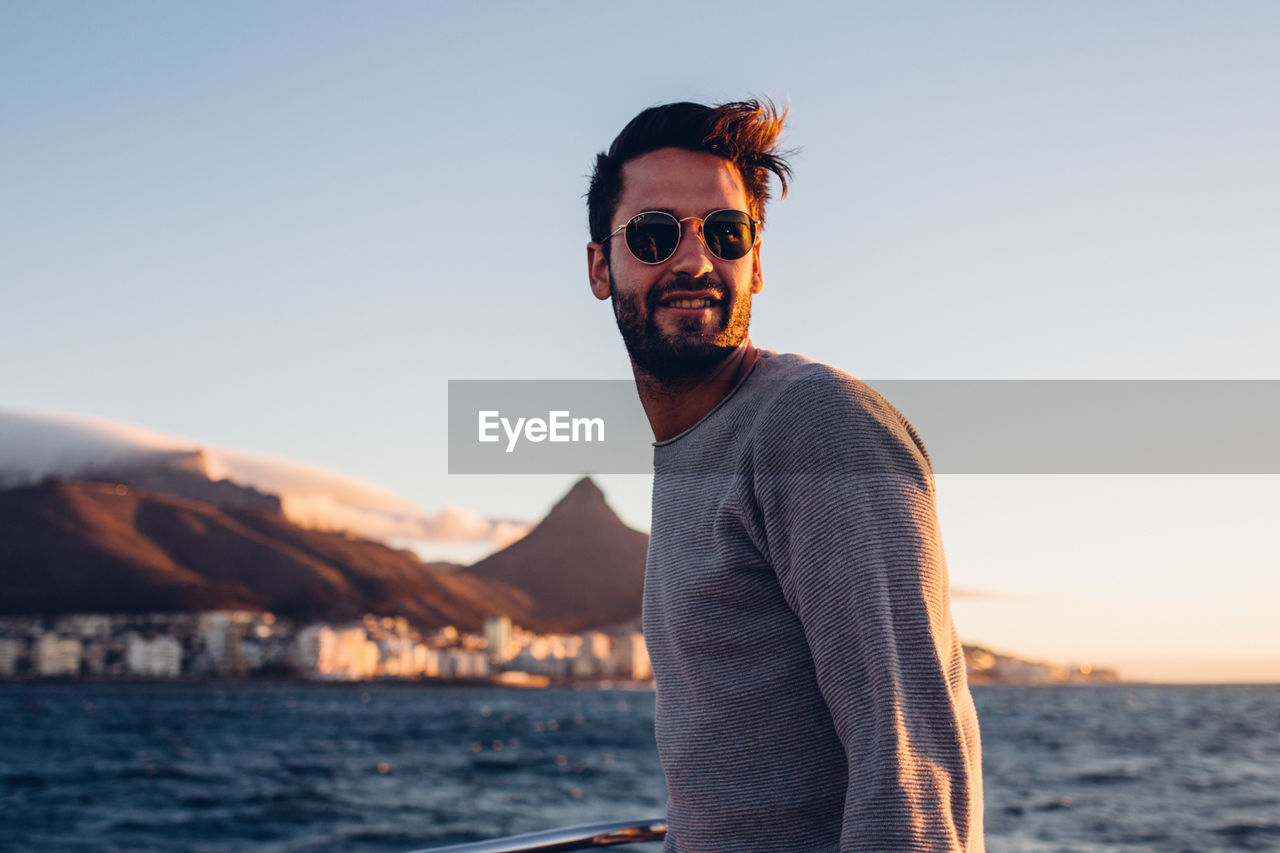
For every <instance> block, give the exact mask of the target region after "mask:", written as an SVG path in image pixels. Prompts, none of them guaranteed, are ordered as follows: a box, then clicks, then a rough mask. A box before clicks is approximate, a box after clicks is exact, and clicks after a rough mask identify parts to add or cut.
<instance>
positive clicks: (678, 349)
mask: <svg viewBox="0 0 1280 853" xmlns="http://www.w3.org/2000/svg"><path fill="white" fill-rule="evenodd" d="M723 209H731V210H747V209H748V207H747V194H746V190H745V189H744V187H743V184H742V176H741V175H740V174H739V172H738V169H737V167H736V166H734V165H733V164H732V163H731V162H729V161H728V160H725V159H724V158H723V157H717V156H715V155H714V154H707V153H704V152H697V151H686V150H685V149H682V148H662V149H659V150H657V151H653V152H651V153H649V154H645V155H643V156H641V157H637V158H635V159H634V160H629V161H627V162H626V163H625V164H624V165H623V167H622V196H621V198H619V200H618V205H617V208H616V209H615V211H614V215H613V221H612V222H611V223H610V230H611V231H612V230H613V229H616V228H617V227H618V226H620V225H623V224H625V223H626V222H627V221H629V220H630V219H631V217H633V216H635V215H636V214H637V213H641V212H643V211H646V210H661V211H666V212H667V213H670V214H672V215H673V216H675V217H676V218H678V219H683V218H684V217H686V216H694V217H698V218H699V219H701V218H702V217H704V216H706V215H707V214H708V213H711V212H712V211H714V210H723ZM700 227H701V223H700V222H694V221H687V222H682V223H681V240H680V245H679V246H678V247H677V248H676V252H675V254H674V255H672V256H671V257H670V258H669V259H667V260H666V261H664V262H662V263H660V264H645V263H641V262H640V261H638V260H636V258H635V257H633V256H632V254H631V252H630V250H629V249H628V248H627V245H626V237H625V235H624V234H622V233H619V234H618V236H616V237H614V238H612V241H611V242H612V245H611V246H610V255H609V257H610V259H609V260H606V259H605V256H604V252H603V250H602V247H601V246H600V244H598V243H592V244H590V245H589V246H588V247H587V248H588V260H589V264H590V275H591V290H592V292H593V293H595V295H596V296H597V297H599V298H600V299H607V298H609V297H610V296H612V297H613V312H614V316H615V318H616V319H617V321H618V330H619V331H620V332H621V333H622V338H623V341H624V342H625V343H626V345H627V352H628V353H629V354H630V356H631V360H632V361H633V362H635V364H636V365H637V366H638V367H639V368H641V369H642V370H644V371H645V372H646V373H648V374H649V375H651V376H653V377H655V378H657V379H677V378H690V377H698V376H703V375H705V374H707V373H708V372H710V370H711V369H712V368H714V367H715V366H716V365H717V364H719V363H720V362H721V361H723V360H724V359H725V358H726V357H727V356H728V355H729V354H730V353H731V352H733V351H734V350H735V349H737V348H738V347H739V346H741V345H742V344H743V343H744V342H745V341H746V339H747V329H748V326H749V324H750V321H751V296H752V294H754V293H758V292H759V291H760V287H761V285H762V284H763V280H762V278H761V274H760V244H759V242H758V241H757V243H756V245H755V246H754V247H753V248H752V250H751V251H750V252H749V253H748V254H747V255H746V256H745V257H742V258H739V259H738V260H736V261H724V260H721V259H720V258H717V257H716V256H715V255H713V254H711V252H710V251H708V250H707V247H706V244H705V243H703V241H702V239H701V237H700V236H699V231H700Z"/></svg>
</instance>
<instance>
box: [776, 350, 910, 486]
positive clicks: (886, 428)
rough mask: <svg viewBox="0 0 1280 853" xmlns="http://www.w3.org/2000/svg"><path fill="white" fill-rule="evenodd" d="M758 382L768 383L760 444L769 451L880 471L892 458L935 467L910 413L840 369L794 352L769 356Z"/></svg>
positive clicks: (897, 466) (900, 462) (895, 463)
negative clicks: (908, 419)
mask: <svg viewBox="0 0 1280 853" xmlns="http://www.w3.org/2000/svg"><path fill="white" fill-rule="evenodd" d="M762 356H763V357H764V362H763V366H764V367H765V370H763V371H761V372H760V376H759V380H758V381H760V382H762V383H767V385H768V386H769V387H768V389H767V392H766V393H764V394H762V395H761V398H760V400H759V404H760V408H759V415H758V418H757V420H756V430H755V432H756V434H757V437H758V438H760V439H763V442H758V443H757V444H758V446H761V445H762V446H763V447H765V448H768V449H769V451H770V454H769V455H778V454H782V455H785V456H789V457H793V458H794V457H800V458H801V459H811V460H813V463H814V464H815V465H816V464H824V463H825V462H827V461H830V460H831V458H832V457H833V456H834V457H837V458H840V459H844V460H846V461H847V460H855V463H854V464H857V465H859V466H860V467H861V466H868V465H869V466H871V467H872V468H875V469H879V468H882V467H884V466H885V465H886V464H888V462H889V461H890V460H892V463H893V464H892V467H893V468H894V469H901V468H902V465H903V463H904V462H910V463H911V464H910V465H909V467H911V468H923V469H925V470H928V469H929V468H930V463H929V455H928V452H927V451H926V450H925V447H924V442H923V441H922V440H921V439H920V436H919V435H918V434H917V433H916V431H915V429H914V428H913V427H912V426H911V424H910V422H908V421H907V419H906V417H905V416H904V415H903V414H902V413H901V412H900V411H898V409H896V408H895V407H894V406H893V404H892V403H890V402H889V401H888V400H886V399H885V398H884V396H883V395H882V394H880V392H878V391H876V390H875V389H874V388H873V387H871V386H870V385H869V384H867V383H866V382H864V381H863V380H861V379H859V378H857V377H856V376H853V375H851V374H849V373H847V372H845V371H843V370H840V369H839V368H836V367H832V366H831V365H828V364H823V363H821V362H817V361H813V360H811V359H808V358H806V357H804V356H801V355H795V354H793V353H769V354H767V356H764V354H762Z"/></svg>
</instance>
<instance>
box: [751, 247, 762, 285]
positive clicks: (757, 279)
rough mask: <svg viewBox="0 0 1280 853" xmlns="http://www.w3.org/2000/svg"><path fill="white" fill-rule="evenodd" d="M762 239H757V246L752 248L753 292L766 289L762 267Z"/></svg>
mask: <svg viewBox="0 0 1280 853" xmlns="http://www.w3.org/2000/svg"><path fill="white" fill-rule="evenodd" d="M761 242H762V241H761V240H757V241H756V244H755V246H754V247H753V248H752V249H751V292H752V293H759V292H760V291H762V290H764V273H763V272H762V271H761V268H760V244H761Z"/></svg>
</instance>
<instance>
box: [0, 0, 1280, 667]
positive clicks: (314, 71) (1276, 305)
mask: <svg viewBox="0 0 1280 853" xmlns="http://www.w3.org/2000/svg"><path fill="white" fill-rule="evenodd" d="M1277 55H1280V6H1277V5H1276V4H1274V3H1270V2H1253V3H1246V2H1224V3H1217V4H1192V3H1169V2H1123V3H1109V4H1104V3H1054V2H1046V3H1037V4H1026V3H1014V2H988V3H966V4H948V3H941V2H939V3H929V2H920V3H911V4H878V5H871V4H845V6H844V7H842V8H835V7H831V8H827V7H825V6H818V5H814V6H811V7H810V6H800V7H795V8H793V7H790V6H789V7H785V8H783V9H780V8H779V7H778V6H777V5H776V4H765V3H755V2H740V3H735V4H733V5H732V7H730V8H728V9H726V8H725V7H723V6H709V5H708V6H697V7H694V6H691V5H688V4H678V3H665V2H651V3H648V4H645V5H644V6H643V7H637V6H635V5H634V4H626V5H622V4H586V3H537V4H534V3H516V2H510V3H497V2H474V3H444V2H440V3H419V2H404V3H391V2H380V3H375V4H353V3H334V2H306V3H303V2H273V3H246V2H239V3H237V2H230V3H221V4H216V5H214V4H172V3H165V2H129V3H116V4H99V3H92V2H44V3H39V4H34V3H18V2H12V0H11V2H0V76H3V79H5V80H6V81H8V85H6V86H4V87H2V88H0V139H3V140H4V150H5V155H6V156H5V157H3V158H0V288H2V295H3V310H2V311H0V328H2V329H3V334H0V407H3V408H7V409H11V410H16V411H24V412H52V413H64V414H76V415H83V416H92V417H100V418H109V419H114V420H118V421H123V422H126V423H131V424H137V425H140V426H145V427H147V428H149V429H154V430H159V431H162V432H165V433H170V434H174V435H181V436H188V437H191V438H194V439H197V440H199V441H201V442H206V443H208V444H209V445H213V446H218V447H226V448H235V449H237V450H241V451H244V452H249V453H256V454H262V455H267V456H275V457H279V458H282V459H289V460H294V461H296V462H299V463H303V464H307V465H313V466H318V467H323V468H327V469H330V470H333V471H337V472H341V473H343V474H344V475H348V476H351V477H355V478H358V479H361V480H364V481H367V482H369V483H373V484H377V485H378V486H381V487H383V488H385V489H388V490H390V491H392V492H395V493H397V494H399V495H402V496H404V497H405V498H407V499H409V500H411V501H413V502H414V503H416V504H417V505H419V506H421V507H423V508H425V509H427V510H430V511H436V510H439V509H441V508H443V507H445V506H448V505H458V506H462V507H465V508H467V509H469V510H474V511H476V512H479V513H481V514H482V515H485V516H487V517H490V518H511V519H532V518H537V517H539V516H541V515H542V514H543V513H544V512H545V511H546V510H547V509H548V508H549V507H550V506H551V505H552V504H553V503H554V502H555V501H556V500H557V498H558V497H559V496H560V495H561V494H562V493H563V492H564V491H565V490H567V488H568V487H569V485H571V483H572V481H573V479H574V478H573V477H568V476H564V477H560V476H538V477H532V476H523V477H522V476H459V475H454V476H450V475H449V474H448V472H447V464H446V431H445V404H446V392H447V383H448V381H449V380H450V379H579V378H593V379H599V378H609V379H620V378H627V377H629V375H630V370H629V366H628V362H627V360H626V356H625V352H624V350H623V347H622V345H621V342H620V340H619V338H618V336H617V331H616V328H615V327H614V323H613V318H612V314H611V311H610V308H609V306H608V304H607V303H601V302H597V301H596V300H595V299H594V298H593V297H592V296H591V295H590V292H589V291H588V288H587V276H586V254H585V251H584V246H585V244H586V242H587V239H588V238H587V233H586V215H585V207H584V203H583V198H582V196H583V193H584V192H585V190H586V182H587V175H588V173H589V170H590V167H591V163H592V159H593V157H594V155H595V154H596V152H598V151H600V150H601V149H602V148H604V147H606V146H607V145H608V143H609V142H610V140H611V139H612V138H613V136H614V135H616V133H617V132H618V130H620V129H621V127H622V126H623V125H624V124H625V123H626V122H627V121H628V120H629V119H630V118H631V117H632V116H633V115H634V114H635V113H636V112H638V111H639V110H641V109H643V108H645V107H647V106H651V105H654V104H659V103H665V102H669V101H675V100H697V101H703V102H711V101H722V100H729V99H736V98H741V97H743V96H748V95H764V96H769V97H772V98H774V99H775V100H777V101H778V102H779V103H787V104H789V105H790V109H791V113H790V115H791V118H790V124H789V130H788V132H787V136H786V137H785V144H786V145H787V146H789V147H793V148H795V149H797V150H796V153H795V155H794V156H793V158H792V163H793V166H794V169H795V180H794V183H793V187H792V192H791V194H790V195H789V197H788V198H787V199H785V200H775V201H774V202H773V204H772V205H771V207H770V209H769V219H768V226H767V228H766V230H765V233H764V242H763V251H762V261H763V268H764V274H765V275H764V278H765V287H764V291H763V292H762V293H761V294H760V295H759V296H758V297H757V298H756V300H755V313H754V318H753V326H752V330H753V331H752V337H753V340H754V341H755V342H756V343H757V344H758V345H761V346H764V347H767V348H769V349H773V350H779V351H789V352H799V353H803V354H805V355H807V356H809V357H811V358H814V359H817V360H820V361H824V362H827V363H829V364H832V365H834V366H836V367H839V368H841V369H843V370H846V371H848V372H850V373H853V374H855V375H857V376H859V377H862V378H865V379H867V380H868V381H871V382H872V383H873V384H874V382H875V380H876V379H881V380H886V379H1004V378H1017V379H1280V345H1278V344H1277V335H1276V318H1277V316H1280V287H1278V286H1277V285H1278V284H1280V241H1277V240H1276V239H1275V235H1276V234H1278V233H1280V158H1277V157H1276V155H1275V152H1276V151H1277V150H1280V107H1278V106H1277V105H1278V104H1280V63H1277V62H1276V59H1275V57H1276V56H1277ZM907 414H908V417H909V416H910V413H909V412H908V413H907ZM1240 428H1241V432H1242V435H1248V429H1249V425H1248V424H1241V427H1240ZM924 439H925V442H926V443H927V442H928V440H929V436H928V435H925V436H924ZM600 483H601V485H602V486H603V488H604V489H605V491H606V494H607V496H608V497H609V499H610V501H611V502H612V504H613V505H614V507H615V508H616V509H617V510H618V512H619V513H620V514H621V515H622V517H623V518H624V519H625V520H626V521H627V522H628V523H630V524H632V525H633V526H636V527H640V528H642V529H644V528H647V527H648V500H649V488H650V484H649V479H648V478H647V477H644V476H636V475H633V476H610V477H602V478H600ZM938 495H939V517H940V520H941V524H942V531H943V538H944V542H945V544H946V548H947V556H948V562H949V568H950V573H951V580H952V584H953V586H954V587H955V588H956V590H957V595H956V599H955V604H954V610H955V616H956V620H957V623H958V625H959V628H960V633H961V636H962V637H963V638H964V639H966V640H968V641H972V642H977V643H981V644H983V645H986V646H989V647H992V648H996V649H999V650H1004V651H1010V652H1014V653H1018V654H1022V655H1025V656H1029V657H1039V658H1046V659H1052V660H1062V661H1072V660H1074V661H1088V662H1092V663H1094V664H1095V665H1112V666H1119V667H1120V668H1121V670H1122V671H1123V672H1124V673H1125V674H1126V675H1131V676H1133V677H1144V676H1146V677H1159V678H1162V679H1169V678H1172V679H1180V680H1221V679H1222V678H1223V677H1224V676H1223V674H1224V673H1231V677H1232V678H1248V679H1252V680H1280V629H1277V628H1276V627H1275V626H1274V617H1273V614H1272V612H1271V611H1272V608H1273V605H1274V602H1275V601H1277V600H1280V572H1278V571H1277V569H1278V568H1280V565H1277V563H1278V560H1280V558H1278V557H1277V556H1276V552H1275V548H1274V545H1275V532H1274V531H1275V519H1276V518H1277V517H1280V478H1278V477H1275V476H1231V477H1228V476H1221V477H1212V476H1200V477H1179V476H1171V475H1169V476H1148V477H1118V476H1113V477H1102V476H1096V477H1084V476H1053V477H1049V476H1002V477H997V476H981V475H972V476H958V475H941V476H939V478H938Z"/></svg>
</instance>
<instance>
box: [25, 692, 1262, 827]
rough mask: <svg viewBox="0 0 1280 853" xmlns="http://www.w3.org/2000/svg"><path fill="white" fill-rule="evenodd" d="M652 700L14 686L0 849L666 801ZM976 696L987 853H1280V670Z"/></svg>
mask: <svg viewBox="0 0 1280 853" xmlns="http://www.w3.org/2000/svg"><path fill="white" fill-rule="evenodd" d="M653 699H654V697H653V692H652V690H644V689H634V690H623V689H585V688H567V687H566V688H548V689H542V690H528V689H517V688H497V687H443V686H431V685H385V686H384V685H359V684H343V685H321V684H295V683H285V684H248V685H235V686H213V685H202V686H195V685H190V686H177V685H167V686H144V685H105V686H104V685H80V684H59V685H40V684H17V685H12V684H11V685H6V686H3V687H0V721H2V722H0V850H6V851H40V853H47V851H62V850H68V851H80V850H83V851H89V850H93V851H148V850H166V851H168V850H192V851H230V850H236V851H242V850H262V851H303V850H305V851H364V850H368V851H409V850H420V849H423V848H429V847H433V846H438V845H447V844H457V843H462V842H467V841H476V840H480V839H484V838H491V837H494V836H500V835H507V834H513V833H522V832H531V831H535V830H539V829H547V828H552V827H557V826H568V825H574V824H583V823H591V822H595V821H604V820H618V819H624V818H638V819H647V818H657V817H661V815H662V811H663V802H664V799H665V791H664V788H663V783H662V773H661V769H660V767H659V764H658V758H657V753H656V751H655V749H654V745H653V707H654V701H653ZM974 699H975V701H976V703H977V705H978V711H979V718H980V721H981V726H982V737H983V747H984V774H985V781H986V830H987V847H988V850H991V851H993V852H994V853H1001V851H1032V852H1033V853H1040V851H1082V852H1083V851H1161V853H1164V851H1187V853H1192V851H1194V853H1211V851H1220V850H1221V851H1227V850H1231V851H1234V850H1271V851H1277V850H1280V685H1259V686H1244V685H1236V686H1145V685H1098V686H1060V687H975V688H974ZM657 848H658V845H654V844H646V845H635V846H631V847H619V848H614V849H618V850H628V851H630V850H637V851H640V850H643V851H652V850H655V849H657Z"/></svg>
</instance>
